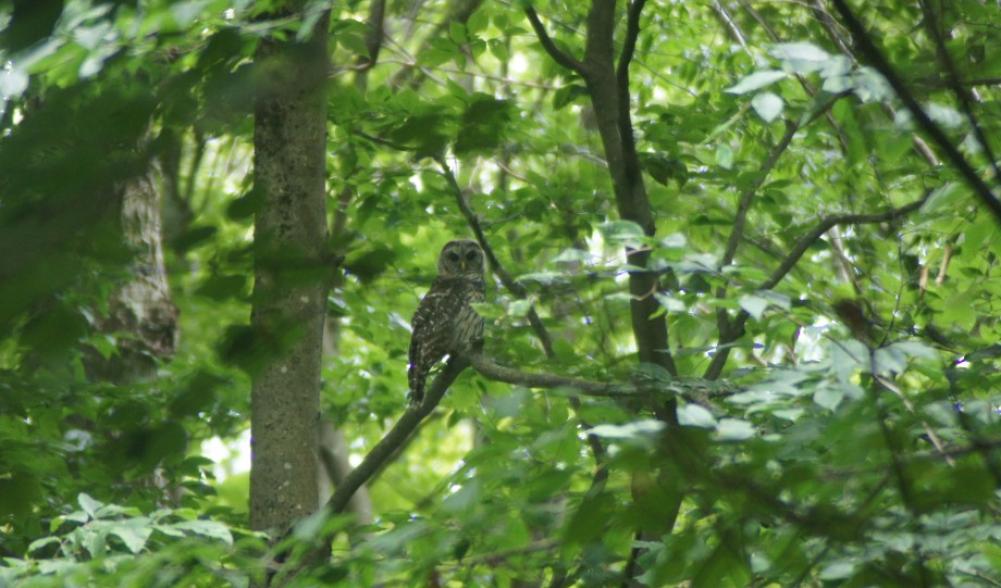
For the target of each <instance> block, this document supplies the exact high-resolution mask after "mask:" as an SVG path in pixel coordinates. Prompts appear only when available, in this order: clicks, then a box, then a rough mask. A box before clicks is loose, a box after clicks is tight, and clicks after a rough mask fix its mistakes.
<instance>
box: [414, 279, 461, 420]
mask: <svg viewBox="0 0 1001 588" xmlns="http://www.w3.org/2000/svg"><path fill="white" fill-rule="evenodd" d="M453 298H454V292H452V289H451V288H449V287H448V284H447V283H446V282H445V281H443V280H435V281H434V282H433V283H432V284H431V289H430V290H428V293H427V294H425V295H424V298H423V299H421V302H420V304H419V305H417V311H416V312H415V313H414V318H413V320H411V321H410V324H411V326H412V327H413V334H411V335H410V358H409V359H410V365H409V367H408V369H407V379H408V380H409V383H410V399H411V400H412V401H413V402H420V401H422V400H423V399H424V381H425V380H426V379H427V374H428V372H429V371H430V370H431V366H433V365H434V364H435V363H437V362H438V361H439V360H440V359H441V358H442V357H444V356H445V354H446V353H447V352H448V341H449V339H448V337H449V331H450V328H449V325H450V324H451V320H450V319H451V316H450V315H451V312H450V311H449V307H450V306H451V304H450V301H451V300H452V299H453Z"/></svg>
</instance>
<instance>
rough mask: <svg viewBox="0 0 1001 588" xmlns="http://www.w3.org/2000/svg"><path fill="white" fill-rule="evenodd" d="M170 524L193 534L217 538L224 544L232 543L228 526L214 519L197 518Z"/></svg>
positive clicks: (231, 535)
mask: <svg viewBox="0 0 1001 588" xmlns="http://www.w3.org/2000/svg"><path fill="white" fill-rule="evenodd" d="M171 526H172V527H173V528H175V529H180V530H182V531H187V532H189V533H194V534H195V535H201V536H202V537H208V538H209V539H217V540H219V541H222V542H223V543H225V544H226V545H232V544H233V534H232V533H230V531H229V528H228V527H227V526H226V525H224V524H222V523H219V522H216V521H207V520H201V519H198V520H194V521H181V522H179V523H174V524H173V525H171Z"/></svg>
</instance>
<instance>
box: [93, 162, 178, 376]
mask: <svg viewBox="0 0 1001 588" xmlns="http://www.w3.org/2000/svg"><path fill="white" fill-rule="evenodd" d="M158 175H159V170H158V167H157V165H156V164H154V163H151V164H150V167H149V169H148V170H147V171H146V173H144V174H142V175H139V176H136V177H134V178H131V179H129V180H128V181H126V182H123V183H122V184H120V185H119V186H118V187H117V191H118V192H119V198H120V209H121V212H120V222H121V227H122V237H123V239H124V240H125V243H126V244H127V246H128V247H129V248H130V249H131V250H132V252H133V258H132V263H131V266H130V269H131V275H132V279H131V280H129V281H127V282H125V283H124V284H122V286H121V287H120V288H119V289H118V290H117V291H115V293H114V294H113V295H112V297H111V303H110V304H109V312H108V316H107V317H106V318H104V319H102V320H100V321H99V323H98V325H97V327H98V328H99V329H100V330H101V331H102V332H105V333H113V332H116V331H125V332H128V333H131V334H132V335H133V337H132V338H129V339H123V340H121V341H120V342H119V344H118V353H117V355H116V356H114V357H111V358H108V359H104V358H102V357H100V356H99V355H98V354H97V353H96V352H93V353H89V354H88V356H87V360H86V368H87V372H88V373H89V374H90V376H91V377H94V378H98V379H102V380H107V381H110V382H118V383H127V382H134V381H137V380H143V379H146V378H150V377H152V376H154V375H155V374H156V365H157V359H166V358H169V357H170V356H172V355H173V354H174V349H175V347H176V344H177V307H175V306H174V303H173V300H172V299H171V296H170V285H169V284H168V282H167V270H166V267H165V266H164V261H163V235H162V227H161V225H162V223H161V214H160V211H161V207H160V204H161V201H160V190H159V188H158V186H157V179H158V178H157V176H158Z"/></svg>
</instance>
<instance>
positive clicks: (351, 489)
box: [325, 358, 469, 548]
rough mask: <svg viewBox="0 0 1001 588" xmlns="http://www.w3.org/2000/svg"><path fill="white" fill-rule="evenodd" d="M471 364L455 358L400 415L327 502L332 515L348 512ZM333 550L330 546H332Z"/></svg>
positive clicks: (327, 508)
mask: <svg viewBox="0 0 1001 588" xmlns="http://www.w3.org/2000/svg"><path fill="white" fill-rule="evenodd" d="M468 365H469V364H468V362H466V361H464V360H461V359H458V358H453V359H451V360H449V362H448V363H447V364H445V369H444V370H442V371H441V373H439V374H438V376H437V377H436V378H435V379H434V381H433V382H431V386H429V387H428V390H427V391H426V393H425V396H424V401H423V402H421V403H420V404H414V405H411V406H410V407H408V408H407V410H406V412H404V413H403V415H401V416H400V419H399V420H398V421H396V424H395V425H393V428H392V429H390V430H389V432H388V433H386V435H385V436H384V437H383V438H382V439H381V440H380V441H379V443H377V444H376V446H375V447H373V448H372V450H371V451H369V452H368V455H366V456H365V459H363V460H362V462H361V463H360V464H358V466H357V467H356V468H355V469H353V470H351V473H349V474H348V475H347V476H346V477H345V478H344V481H343V482H341V484H340V485H338V486H337V490H335V491H334V495H333V496H331V497H330V500H328V501H327V504H326V506H325V509H326V511H327V512H328V513H330V514H338V513H341V512H343V511H344V509H345V507H347V505H348V501H350V500H351V496H353V495H354V493H355V491H356V490H357V489H358V488H359V487H360V486H361V485H362V484H364V483H365V482H366V481H368V479H369V478H371V477H372V476H373V475H375V473H376V472H377V471H379V469H381V468H382V466H383V465H384V464H385V463H386V461H387V460H388V459H389V458H390V457H391V456H393V455H394V454H395V453H396V450H397V449H398V448H399V447H400V446H401V445H403V443H404V442H406V440H407V438H408V437H410V434H411V433H413V432H414V429H416V428H417V425H418V424H420V422H421V421H422V420H424V419H425V418H426V417H427V416H428V415H429V414H431V412H432V411H433V410H434V409H435V407H436V406H438V403H439V402H441V399H442V397H443V396H444V395H445V392H446V391H447V390H448V387H449V386H451V385H452V382H454V381H455V379H456V378H457V377H459V374H460V373H462V370H464V369H466V367H467V366H468ZM328 548H329V545H328Z"/></svg>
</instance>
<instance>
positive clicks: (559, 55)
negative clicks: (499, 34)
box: [525, 4, 587, 78]
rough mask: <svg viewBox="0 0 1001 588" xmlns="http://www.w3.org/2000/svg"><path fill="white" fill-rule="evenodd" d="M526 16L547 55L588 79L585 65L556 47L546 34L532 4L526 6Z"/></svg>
mask: <svg viewBox="0 0 1001 588" xmlns="http://www.w3.org/2000/svg"><path fill="white" fill-rule="evenodd" d="M525 16H527V17H528V22H530V23H531V24H532V30H534V31H535V36H536V37H538V38H539V43H541V44H542V48H543V49H545V50H546V53H548V54H549V56H550V57H552V58H553V61H555V62H556V63H558V64H560V65H562V66H563V67H565V68H567V69H569V70H571V71H573V72H576V73H577V74H578V75H580V76H581V77H583V78H586V77H587V70H586V69H585V67H584V64H583V63H581V62H580V61H577V60H576V59H574V58H573V57H572V56H571V55H569V54H567V53H565V52H564V51H563V50H562V49H560V48H559V47H557V46H556V43H554V42H553V39H552V37H550V36H549V33H547V32H546V26H545V25H544V24H542V21H541V20H539V14H538V13H537V12H535V8H533V7H532V5H531V4H529V5H527V6H525Z"/></svg>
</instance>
